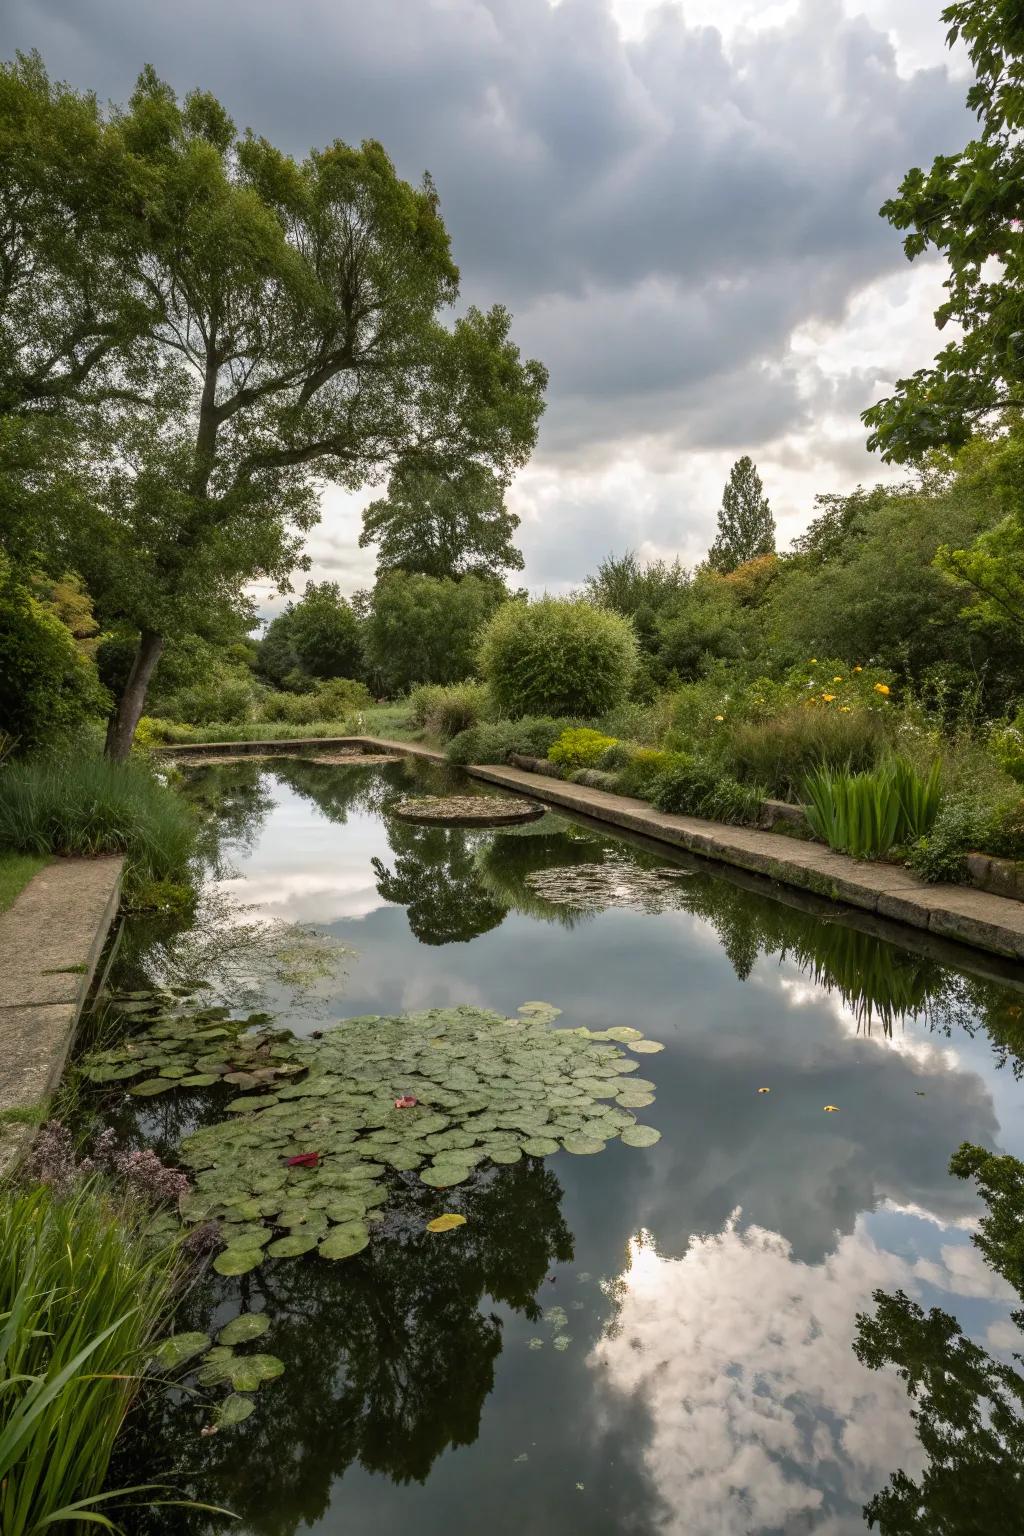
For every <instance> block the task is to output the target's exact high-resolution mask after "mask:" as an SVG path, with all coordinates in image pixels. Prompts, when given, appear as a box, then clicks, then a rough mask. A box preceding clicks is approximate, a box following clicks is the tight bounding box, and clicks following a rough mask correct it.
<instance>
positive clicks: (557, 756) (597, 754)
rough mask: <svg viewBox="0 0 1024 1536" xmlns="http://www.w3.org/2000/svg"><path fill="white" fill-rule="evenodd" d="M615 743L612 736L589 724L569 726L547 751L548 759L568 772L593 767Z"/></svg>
mask: <svg viewBox="0 0 1024 1536" xmlns="http://www.w3.org/2000/svg"><path fill="white" fill-rule="evenodd" d="M615 745H616V741H615V737H614V736H604V735H602V734H601V732H600V731H594V730H591V729H590V727H589V726H585V725H577V726H571V727H570V728H569V730H567V731H563V732H562V734H561V736H559V738H558V740H557V741H556V742H555V743H554V745H553V746H552V747H551V748H550V750H549V752H548V760H549V762H552V763H559V764H560V765H561V766H562V767H563V768H568V769H569V771H570V772H575V771H576V770H577V769H579V768H594V767H596V766H597V764H598V763H599V762H600V761H601V759H602V758H603V757H604V755H605V753H606V752H607V751H608V749H609V747H614V746H615Z"/></svg>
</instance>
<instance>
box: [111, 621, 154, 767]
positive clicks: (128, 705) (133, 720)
mask: <svg viewBox="0 0 1024 1536" xmlns="http://www.w3.org/2000/svg"><path fill="white" fill-rule="evenodd" d="M163 648H164V637H163V635H158V634H156V633H155V632H154V631H153V630H151V629H144V630H143V631H142V633H141V634H140V635H139V646H138V650H137V651H136V652H135V660H134V661H133V662H132V669H131V671H130V672H129V674H128V681H127V682H126V683H125V685H124V692H123V693H122V694H121V697H120V698H119V699H118V701H117V704H116V705H115V707H114V713H113V714H112V715H111V717H110V720H109V721H108V722H107V744H106V747H105V749H104V750H105V752H106V755H107V757H109V758H111V759H112V761H113V762H115V763H123V762H124V760H125V758H126V757H127V756H128V754H129V752H130V751H131V749H132V742H133V741H134V739H135V727H136V726H137V725H138V723H139V717H140V716H141V714H142V710H143V707H144V705H145V703H146V689H147V688H148V687H149V680H150V678H151V677H152V676H153V669H154V667H155V666H156V664H157V662H158V661H159V660H160V653H161V651H162V650H163Z"/></svg>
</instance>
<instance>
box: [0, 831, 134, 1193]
mask: <svg viewBox="0 0 1024 1536" xmlns="http://www.w3.org/2000/svg"><path fill="white" fill-rule="evenodd" d="M122 863H123V861H122V860H121V859H119V858H99V859H57V860H55V861H54V862H53V863H52V864H48V865H47V866H46V868H45V869H42V870H40V871H39V873H38V874H37V875H35V876H34V877H33V879H31V880H30V881H29V883H28V885H27V886H26V887H25V889H24V890H23V891H21V892H20V893H19V895H18V896H17V897H16V899H15V901H14V903H13V905H12V906H11V907H10V908H9V909H8V910H7V911H6V912H4V913H2V914H0V1052H2V1055H0V1115H2V1112H3V1111H5V1110H32V1109H34V1108H35V1107H36V1106H38V1105H39V1104H40V1103H42V1102H43V1101H44V1100H45V1099H46V1098H47V1097H48V1095H49V1094H50V1093H52V1092H53V1089H54V1088H55V1087H56V1084H57V1081H58V1079H59V1077H60V1075H61V1072H62V1071H63V1070H64V1063H65V1061H66V1060H67V1054H68V1051H69V1049H70V1047H71V1042H72V1040H73V1039H74V1035H75V1030H76V1028H77V1026H78V1017H79V1014H80V1013H81V1011H82V1004H83V1003H84V1001H85V998H86V995H87V994H88V991H89V986H90V984H91V982H92V978H93V973H94V971H95V969H96V964H97V961H98V960H99V957H100V953H101V951H102V949H103V945H104V942H105V940H106V937H107V933H108V932H109V930H110V925H111V923H112V922H113V919H114V914H115V913H116V911H117V903H118V899H119V896H120V889H121V868H122ZM33 1132H34V1126H32V1125H24V1124H20V1123H18V1122H17V1121H10V1120H7V1119H6V1117H4V1118H0V1178H2V1177H3V1175H4V1174H6V1173H9V1172H10V1170H11V1169H12V1168H13V1167H14V1166H15V1164H16V1163H17V1162H18V1160H19V1158H20V1157H21V1156H22V1155H23V1154H24V1152H25V1150H26V1149H27V1147H28V1145H29V1143H30V1142H31V1140H32V1136H33Z"/></svg>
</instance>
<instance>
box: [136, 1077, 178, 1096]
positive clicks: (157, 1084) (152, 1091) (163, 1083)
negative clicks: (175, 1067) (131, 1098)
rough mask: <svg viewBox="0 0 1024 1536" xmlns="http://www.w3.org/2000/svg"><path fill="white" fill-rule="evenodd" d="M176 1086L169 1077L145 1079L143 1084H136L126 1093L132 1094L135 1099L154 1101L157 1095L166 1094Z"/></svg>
mask: <svg viewBox="0 0 1024 1536" xmlns="http://www.w3.org/2000/svg"><path fill="white" fill-rule="evenodd" d="M177 1086H178V1085H177V1083H175V1082H172V1080H171V1079H170V1078H169V1077H147V1078H146V1080H145V1082H143V1083H136V1084H135V1087H134V1088H129V1090H128V1092H129V1093H133V1094H134V1095H135V1097H136V1098H137V1099H155V1098H156V1096H157V1094H158V1093H166V1092H167V1090H168V1089H169V1088H177Z"/></svg>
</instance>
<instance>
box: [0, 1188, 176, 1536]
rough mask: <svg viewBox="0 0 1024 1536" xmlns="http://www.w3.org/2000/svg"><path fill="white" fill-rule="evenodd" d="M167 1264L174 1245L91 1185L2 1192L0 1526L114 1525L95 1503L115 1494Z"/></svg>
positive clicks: (108, 1501)
mask: <svg viewBox="0 0 1024 1536" xmlns="http://www.w3.org/2000/svg"><path fill="white" fill-rule="evenodd" d="M173 1271H174V1257H173V1253H172V1251H171V1250H170V1249H168V1248H163V1249H154V1247H153V1245H152V1244H147V1242H146V1239H145V1235H144V1233H143V1232H141V1231H140V1230H139V1223H138V1221H137V1220H136V1219H133V1215H132V1212H131V1211H130V1210H129V1209H128V1208H127V1207H122V1206H121V1205H119V1204H117V1203H115V1202H113V1201H111V1200H110V1199H109V1198H108V1197H107V1196H106V1195H105V1194H104V1193H103V1192H102V1190H101V1189H100V1188H99V1186H98V1185H97V1184H95V1183H90V1184H86V1185H83V1186H81V1187H80V1188H78V1189H77V1190H76V1191H75V1192H74V1193H73V1194H71V1195H65V1196H62V1195H59V1194H57V1193H55V1192H54V1191H53V1190H51V1189H47V1188H44V1187H37V1188H34V1189H32V1190H29V1191H28V1192H27V1193H24V1194H15V1193H14V1192H13V1191H12V1190H11V1189H10V1188H8V1189H7V1191H6V1192H5V1194H4V1196H3V1198H2V1199H0V1401H2V1404H3V1412H2V1414H0V1530H2V1531H3V1533H4V1536H37V1533H40V1532H42V1531H44V1530H51V1529H60V1530H70V1529H78V1525H79V1523H81V1524H82V1527H83V1529H84V1528H85V1527H86V1525H88V1527H89V1528H96V1527H99V1528H103V1529H107V1530H114V1529H116V1527H115V1525H114V1523H113V1521H112V1520H111V1518H110V1517H109V1516H108V1515H107V1514H105V1513H104V1510H105V1509H107V1510H111V1508H112V1505H114V1504H115V1502H120V1501H122V1499H123V1495H121V1494H119V1493H116V1492H113V1493H112V1492H106V1493H104V1492H103V1485H104V1482H105V1480H106V1474H107V1467H108V1465H109V1462H110V1455H111V1451H112V1448H113V1445H114V1440H115V1438H116V1436H117V1434H118V1433H119V1431H120V1429H121V1426H122V1424H123V1422H124V1418H125V1415H126V1414H127V1412H128V1409H129V1408H130V1406H131V1403H132V1400H133V1398H134V1397H135V1394H136V1391H137V1389H138V1385H139V1380H140V1376H141V1372H142V1369H143V1366H144V1364H145V1360H146V1357H147V1354H148V1353H149V1352H150V1346H151V1344H152V1342H153V1340H154V1338H155V1336H156V1334H157V1333H158V1331H159V1329H160V1327H161V1325H162V1323H163V1321H164V1319H165V1315H166V1312H167V1309H168V1306H169V1301H170V1295H171V1287H172V1280H173ZM143 1491H144V1490H142V1489H131V1490H126V1492H129V1493H140V1492H143Z"/></svg>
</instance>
